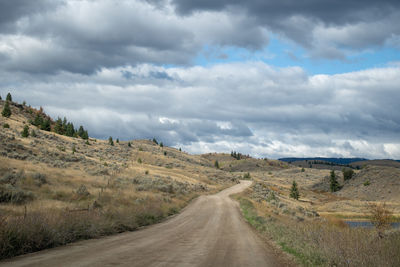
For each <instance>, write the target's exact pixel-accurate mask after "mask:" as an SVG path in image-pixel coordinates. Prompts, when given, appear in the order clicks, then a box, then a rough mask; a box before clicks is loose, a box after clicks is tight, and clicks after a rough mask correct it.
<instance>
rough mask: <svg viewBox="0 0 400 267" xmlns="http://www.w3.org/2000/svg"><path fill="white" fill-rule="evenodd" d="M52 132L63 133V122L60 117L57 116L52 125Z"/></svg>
mask: <svg viewBox="0 0 400 267" xmlns="http://www.w3.org/2000/svg"><path fill="white" fill-rule="evenodd" d="M54 132H56V133H58V134H64V131H63V122H62V120H61V118H60V117H58V118H57V120H56V124H55V125H54Z"/></svg>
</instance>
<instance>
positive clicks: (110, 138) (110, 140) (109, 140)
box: [108, 136, 114, 146]
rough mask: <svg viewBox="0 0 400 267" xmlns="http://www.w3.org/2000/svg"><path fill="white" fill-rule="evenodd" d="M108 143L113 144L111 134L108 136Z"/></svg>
mask: <svg viewBox="0 0 400 267" xmlns="http://www.w3.org/2000/svg"><path fill="white" fill-rule="evenodd" d="M108 144H109V145H110V146H113V145H114V141H113V138H112V137H111V136H110V137H109V138H108Z"/></svg>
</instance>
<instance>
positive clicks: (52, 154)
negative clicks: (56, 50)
mask: <svg viewBox="0 0 400 267" xmlns="http://www.w3.org/2000/svg"><path fill="white" fill-rule="evenodd" d="M1 103H2V102H0V106H1ZM0 108H1V107H0ZM12 113H13V114H12V116H11V118H3V117H0V124H1V125H3V124H4V123H8V124H9V125H10V128H8V129H3V128H2V130H1V132H0V191H1V189H2V188H5V189H7V190H9V192H11V193H13V194H14V195H16V196H18V197H20V198H19V200H21V201H18V203H17V202H16V201H11V200H10V199H11V198H12V199H13V200H14V199H16V198H15V197H14V198H13V197H9V195H6V197H5V198H4V201H3V200H2V199H1V197H0V223H1V225H0V258H6V257H11V256H16V255H19V254H23V253H27V252H32V251H37V250H40V249H44V248H48V247H54V246H58V245H62V244H66V243H69V242H73V241H75V240H80V239H86V238H93V237H98V236H102V235H107V234H113V233H117V232H121V231H126V230H134V229H136V228H138V227H140V226H143V225H147V224H151V223H155V222H158V221H160V220H162V219H163V218H165V217H167V216H169V215H172V214H175V213H176V212H178V211H179V210H180V209H181V208H182V207H184V206H185V205H186V204H187V203H188V202H189V201H190V200H191V199H193V198H194V197H196V196H197V195H199V194H210V193H213V192H216V191H219V190H221V189H223V188H226V187H227V186H230V185H232V184H234V183H235V181H236V179H237V177H236V176H235V174H231V173H225V172H223V171H220V170H216V169H215V168H213V167H212V162H211V161H209V160H207V159H206V158H203V157H201V156H195V155H189V154H187V153H185V152H181V151H179V150H177V149H174V148H169V147H163V148H161V147H160V146H158V145H156V144H154V143H153V142H151V141H148V140H134V141H131V146H128V142H124V141H121V142H120V143H119V144H115V145H114V146H110V145H108V142H107V141H106V140H97V139H93V138H90V145H87V144H85V141H84V140H82V139H79V138H70V137H66V136H61V135H58V134H55V133H52V132H45V131H41V130H39V129H37V128H36V127H34V126H32V125H30V126H29V127H30V128H31V129H34V130H35V131H36V133H37V136H36V137H28V138H22V137H21V136H20V132H21V130H22V128H23V126H24V124H27V123H28V117H27V116H26V114H25V115H24V113H23V112H22V111H20V110H19V109H17V108H15V107H12ZM73 147H75V150H76V151H75V152H74V153H72V148H73ZM164 152H166V153H164ZM139 158H141V160H142V163H138V159H139ZM3 178H4V179H3ZM9 192H8V191H7V192H6V193H7V194H8V193H9ZM25 193H26V195H28V193H29V194H32V198H26V199H23V198H21V197H22V196H25V195H24V194H25ZM29 196H30V195H29Z"/></svg>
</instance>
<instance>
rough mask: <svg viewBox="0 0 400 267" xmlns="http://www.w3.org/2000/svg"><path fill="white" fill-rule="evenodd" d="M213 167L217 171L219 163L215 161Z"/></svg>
mask: <svg viewBox="0 0 400 267" xmlns="http://www.w3.org/2000/svg"><path fill="white" fill-rule="evenodd" d="M214 166H215V168H217V169H219V162H218V160H216V161H215V162H214Z"/></svg>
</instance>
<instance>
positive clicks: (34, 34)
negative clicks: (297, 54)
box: [0, 0, 268, 74]
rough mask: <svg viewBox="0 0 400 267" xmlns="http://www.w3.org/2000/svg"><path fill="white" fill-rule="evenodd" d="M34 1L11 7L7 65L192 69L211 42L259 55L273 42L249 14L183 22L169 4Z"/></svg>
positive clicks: (4, 35)
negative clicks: (196, 58)
mask: <svg viewBox="0 0 400 267" xmlns="http://www.w3.org/2000/svg"><path fill="white" fill-rule="evenodd" d="M31 2H32V1H18V2H17V4H15V5H9V4H7V5H5V4H3V7H4V10H3V12H4V13H6V12H7V13H10V14H12V15H10V16H12V17H10V16H9V17H7V19H6V20H5V22H6V23H7V25H12V26H13V27H11V28H12V29H13V30H9V31H6V32H4V31H3V32H2V31H1V29H0V40H1V44H2V45H0V57H2V58H3V59H4V60H2V61H1V63H0V68H3V69H5V70H9V71H24V72H29V73H57V72H59V71H68V72H74V73H84V74H92V73H94V72H95V71H97V70H100V69H101V68H103V67H107V68H112V67H118V66H125V65H136V64H141V63H153V64H177V65H188V64H191V62H192V61H193V59H194V58H195V57H196V55H197V54H198V53H199V52H200V51H201V50H202V49H203V47H204V45H213V46H217V47H218V46H226V45H228V46H238V47H244V48H247V49H253V50H254V49H261V48H263V47H264V46H265V45H267V44H268V35H267V32H266V30H265V29H263V28H262V27H257V26H254V21H252V19H251V18H248V17H246V16H245V15H244V14H243V15H240V14H238V15H236V16H230V14H226V13H224V12H203V13H201V14H196V15H194V16H190V17H181V16H177V15H176V14H175V12H174V10H173V8H172V7H171V6H169V5H165V6H163V7H162V8H159V7H155V6H153V5H152V4H149V3H148V2H145V1H118V2H116V1H111V0H101V1H89V0H86V1H63V2H62V4H59V5H55V4H54V5H46V3H47V2H45V1H42V2H39V3H38V6H35V5H32V4H31ZM57 3H61V2H57ZM41 6H43V8H40V7H41ZM45 7H47V9H45ZM50 7H52V8H50ZM11 28H10V29H11Z"/></svg>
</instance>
